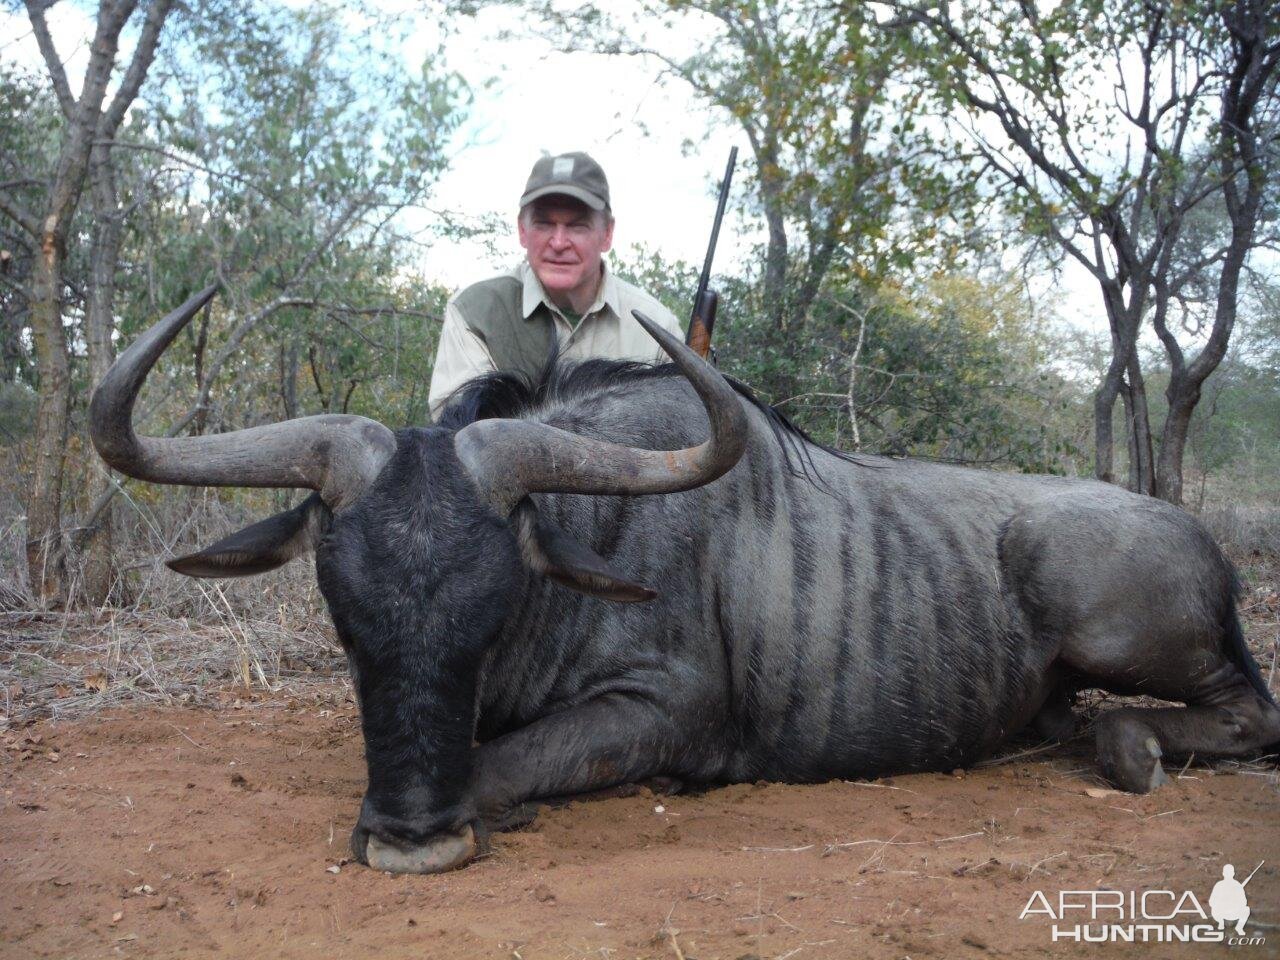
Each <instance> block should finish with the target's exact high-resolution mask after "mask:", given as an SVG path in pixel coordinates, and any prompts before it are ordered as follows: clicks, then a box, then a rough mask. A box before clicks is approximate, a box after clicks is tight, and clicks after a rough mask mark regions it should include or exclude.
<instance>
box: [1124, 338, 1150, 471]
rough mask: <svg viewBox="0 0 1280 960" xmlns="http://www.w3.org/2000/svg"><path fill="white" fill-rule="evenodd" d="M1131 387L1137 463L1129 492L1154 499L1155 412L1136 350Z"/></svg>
mask: <svg viewBox="0 0 1280 960" xmlns="http://www.w3.org/2000/svg"><path fill="white" fill-rule="evenodd" d="M1126 371H1127V380H1128V383H1129V404H1130V407H1129V432H1130V435H1131V436H1132V437H1133V443H1132V446H1131V449H1132V450H1133V452H1134V455H1135V457H1136V461H1135V462H1134V463H1133V464H1132V473H1131V476H1130V481H1129V489H1130V490H1132V491H1133V492H1134V493H1143V494H1146V495H1147V496H1152V495H1154V493H1155V485H1156V484H1155V466H1154V464H1153V459H1154V457H1153V452H1152V441H1151V412H1150V410H1149V409H1148V407H1147V384H1146V381H1145V380H1144V379H1143V376H1142V368H1141V366H1140V364H1139V360H1138V351H1137V350H1136V349H1133V350H1130V351H1129V362H1128V364H1127V366H1126Z"/></svg>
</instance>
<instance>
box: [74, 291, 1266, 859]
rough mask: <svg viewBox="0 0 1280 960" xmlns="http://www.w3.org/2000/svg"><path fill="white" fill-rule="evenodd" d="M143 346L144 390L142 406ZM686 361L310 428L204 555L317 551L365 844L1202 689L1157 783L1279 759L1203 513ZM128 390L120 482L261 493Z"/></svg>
mask: <svg viewBox="0 0 1280 960" xmlns="http://www.w3.org/2000/svg"><path fill="white" fill-rule="evenodd" d="M188 306H189V305H188ZM184 309H185V308H184ZM166 322H168V319H167V320H166V321H162V324H161V325H163V324H165V323H166ZM150 336H151V334H147V335H144V337H143V338H140V342H142V341H143V340H145V339H146V338H147V337H150ZM158 342H159V341H156V342H150V341H149V346H147V350H148V351H150V352H149V353H148V354H147V355H148V356H150V357H151V362H154V356H158V353H157V349H163V344H161V345H160V346H159V347H158V348H157V346H156V343H158ZM165 342H167V341H165ZM667 346H668V349H669V352H671V351H672V350H676V348H675V347H672V346H670V345H667ZM130 350H131V351H132V350H134V348H130ZM153 355H154V356H153ZM128 356H129V352H126V354H124V355H122V357H121V361H120V362H119V363H118V364H117V366H120V364H124V367H125V369H126V374H121V375H120V376H119V377H118V378H117V381H120V382H126V381H127V382H126V386H129V385H131V386H132V389H133V391H134V392H135V393H136V389H137V385H138V384H139V383H140V382H141V380H140V376H142V375H145V369H144V370H142V372H141V374H139V373H138V369H137V368H138V362H137V360H136V358H135V359H132V360H128V362H126V360H127V358H128ZM673 356H674V357H676V358H677V361H678V362H680V358H681V356H682V355H681V354H680V353H679V352H678V350H677V351H676V352H674V353H673ZM699 363H700V361H699ZM148 365H149V364H148ZM680 369H681V370H682V371H684V375H683V376H682V375H677V374H676V372H675V371H674V369H673V368H657V369H654V368H649V367H646V366H639V365H628V364H617V363H612V364H611V363H606V362H589V363H587V364H584V365H581V366H578V367H570V366H567V365H557V366H554V367H552V368H550V369H549V370H548V371H547V372H546V374H545V375H544V376H543V377H541V378H539V379H538V381H537V382H535V383H532V384H530V383H525V382H522V381H520V380H519V379H518V378H515V377H511V376H508V375H492V376H489V377H486V378H483V379H481V380H479V381H476V382H473V383H472V384H469V385H468V386H466V387H464V388H463V390H462V391H460V393H459V394H458V395H457V396H456V397H455V398H454V400H453V402H452V403H451V404H450V406H449V407H448V408H447V410H446V411H445V413H444V416H443V417H442V420H441V424H440V425H439V426H436V427H429V428H410V429H405V430H400V431H397V432H396V433H395V434H394V435H392V434H391V433H390V431H386V433H385V435H384V434H383V433H381V432H379V431H378V430H375V429H374V427H378V428H380V429H381V430H383V431H385V428H381V427H380V425H377V424H374V425H373V426H370V425H369V422H367V421H366V422H350V421H349V419H344V418H311V419H310V420H309V421H302V422H301V423H302V424H303V425H304V426H306V427H307V429H309V430H314V431H317V432H319V433H320V434H321V435H322V442H323V444H324V449H325V451H326V452H325V455H324V456H319V455H318V454H316V452H315V451H316V449H317V448H316V446H314V445H310V446H307V445H304V447H303V453H304V455H303V456H302V457H301V466H299V467H298V468H297V469H296V470H295V471H294V472H292V473H291V472H288V471H276V472H272V470H270V469H268V467H267V466H263V465H260V464H254V465H253V468H252V469H253V470H254V471H255V472H254V473H253V477H254V482H255V483H256V484H257V485H288V484H287V483H282V482H281V480H288V479H289V478H293V479H292V483H293V484H294V485H306V486H311V487H312V488H313V489H317V490H318V491H319V493H318V494H316V495H314V496H312V497H311V498H308V500H307V501H305V502H304V503H303V504H302V505H300V506H299V507H297V508H295V509H294V510H292V511H289V512H288V513H286V514H283V515H281V516H279V517H276V518H271V519H270V520H267V521H262V522H261V523H259V524H255V525H254V526H253V527H250V528H248V529H247V530H244V531H241V532H240V533H238V534H235V535H233V536H231V537H229V538H227V539H226V540H224V541H222V542H221V543H219V544H215V545H214V546H213V547H210V548H208V549H207V550H204V551H201V552H200V553H198V554H195V555H193V556H192V557H188V558H183V559H180V560H178V561H174V564H173V565H174V567H175V569H178V570H180V571H185V572H190V573H193V574H196V575H234V574H237V573H244V572H257V571H260V570H262V569H266V568H269V567H270V566H274V565H278V563H281V562H284V561H285V560H287V559H288V558H289V557H291V556H294V555H297V553H299V552H301V551H302V550H303V549H305V548H306V544H309V543H310V544H314V543H315V542H316V540H317V539H318V541H319V543H318V547H317V572H318V576H319V580H320V585H321V588H322V591H323V593H324V596H325V598H326V601H327V602H328V604H329V607H330V611H331V613H332V616H333V619H334V623H335V625H336V627H337V631H338V635H339V637H340V638H341V640H342V642H343V644H344V645H345V646H346V648H347V650H348V655H349V660H350V662H351V665H352V675H353V681H354V684H355V688H356V690H357V693H358V695H359V701H360V708H361V717H362V724H363V732H364V736H365V747H366V759H367V762H368V769H369V787H368V791H367V793H366V796H365V800H364V803H363V805H362V807H361V812H360V817H359V820H358V822H357V825H356V828H355V831H354V833H353V849H354V851H355V853H356V855H357V856H358V857H359V858H360V859H362V860H365V861H367V862H368V863H370V864H371V865H373V866H377V867H379V868H381V869H388V870H393V871H398V872H407V871H416V872H432V871H436V870H440V869H447V868H449V867H453V866H457V865H460V864H461V863H463V862H465V861H466V860H467V859H468V858H469V857H470V856H471V855H472V854H473V853H474V850H475V840H474V835H475V832H476V830H477V828H478V827H480V826H481V825H482V824H488V825H489V826H490V827H494V828H501V827H506V826H512V825H515V824H518V823H521V822H526V821H527V820H528V818H529V817H530V816H531V815H532V814H533V813H534V811H535V810H536V805H537V804H538V803H539V802H541V801H544V800H547V799H550V798H557V797H563V796H566V795H574V794H580V793H583V792H587V791H592V790H596V789H600V788H605V787H610V786H614V785H617V784H622V783H627V782H632V781H635V780H639V779H643V778H648V777H667V778H675V779H677V780H684V781H694V782H703V783H719V782H731V781H742V780H755V779H758V778H768V779H778V780H790V781H813V780H823V779H829V778H833V777H843V778H853V777H863V776H876V775H882V774H886V773H895V772H903V771H912V770H926V769H952V768H954V767H957V766H963V765H966V764H969V763H972V762H974V761H975V760H977V759H978V758H980V757H982V756H984V755H986V754H987V753H989V752H990V750H991V749H992V748H993V747H994V746H995V745H996V744H999V743H1001V742H1002V741H1004V740H1005V739H1007V738H1008V737H1009V736H1010V735H1011V734H1012V733H1014V732H1015V731H1017V730H1018V729H1020V728H1022V727H1024V726H1026V725H1027V724H1028V723H1033V724H1034V725H1035V726H1036V728H1037V729H1038V730H1039V731H1040V732H1041V733H1042V734H1043V735H1046V736H1065V735H1067V734H1069V733H1070V731H1071V730H1072V729H1073V723H1072V712H1071V701H1072V699H1073V697H1074V695H1075V693H1076V692H1077V691H1078V690H1080V689H1082V688H1088V687H1098V688H1102V689H1107V690H1111V691H1113V692H1117V693H1121V694H1130V693H1145V694H1149V695H1152V696H1156V697H1160V698H1164V699H1170V700H1177V701H1181V702H1183V703H1186V704H1188V706H1187V707H1186V708H1176V709H1165V710H1153V709H1133V708H1123V709H1120V710H1115V711H1112V712H1110V713H1108V714H1106V715H1104V716H1103V717H1102V718H1101V719H1100V720H1099V721H1097V722H1096V723H1095V730H1096V734H1095V735H1096V738H1097V743H1098V754H1099V760H1100V762H1101V764H1102V770H1103V772H1104V774H1105V775H1106V776H1107V777H1109V778H1110V779H1111V780H1112V781H1113V782H1115V783H1116V784H1117V785H1118V786H1120V787H1122V788H1124V789H1128V790H1134V791H1139V792H1143V791H1146V790H1150V789H1153V788H1155V787H1156V786H1158V785H1159V784H1160V782H1161V781H1162V779H1163V777H1164V774H1163V768H1162V764H1161V758H1162V756H1170V757H1185V756H1189V755H1190V754H1191V753H1196V754H1197V755H1199V756H1206V755H1233V756H1240V755H1247V754H1250V753H1254V752H1257V751H1259V750H1260V749H1264V748H1266V747H1267V746H1268V745H1271V744H1274V743H1276V742H1277V741H1280V710H1277V708H1276V707H1275V705H1274V703H1273V702H1272V700H1271V697H1270V694H1269V692H1268V690H1267V687H1266V684H1265V683H1264V682H1263V681H1262V679H1261V677H1260V675H1259V673H1258V669H1257V665H1256V663H1255V662H1254V661H1253V659H1252V658H1251V657H1250V656H1249V654H1248V652H1247V650H1246V649H1245V647H1244V643H1243V638H1242V635H1241V632H1240V628H1239V621H1238V618H1237V615H1236V611H1235V595H1236V586H1235V579H1234V573H1233V571H1232V569H1231V566H1230V564H1229V563H1228V562H1227V561H1226V560H1225V559H1224V558H1223V556H1222V554H1221V552H1220V551H1219V550H1218V548H1217V547H1216V545H1214V543H1213V541H1212V540H1211V539H1210V538H1209V536H1208V535H1207V533H1205V531H1204V530H1203V528H1202V527H1201V526H1200V525H1199V524H1198V523H1197V522H1196V521H1195V520H1194V519H1193V518H1191V517H1189V516H1188V515H1186V514H1185V513H1183V512H1182V511H1180V510H1178V509H1176V508H1174V507H1172V506H1170V505H1168V504H1165V503H1162V502H1160V501H1156V500H1152V499H1149V498H1145V497H1138V496H1135V495H1133V494H1130V493H1127V492H1126V491H1123V490H1120V489H1118V488H1116V487H1112V486H1109V485H1105V484H1100V483H1095V482H1091V481H1079V480H1068V479H1064V478H1057V477H1034V476H1025V475H1007V474H995V473H988V472H981V471H973V470H965V469H960V468H956V467H951V466H946V465H940V464H929V463H919V462H912V461H904V460H887V459H880V458H872V457H861V456H857V455H847V454H840V453H838V452H837V451H832V450H830V449H827V448H824V447H822V446H820V445H817V444H814V443H812V442H811V441H810V440H808V438H806V437H805V436H804V435H803V433H801V432H800V431H798V430H796V429H795V428H794V427H792V426H790V425H789V424H788V423H787V422H786V421H785V419H783V418H781V417H780V416H779V415H777V414H776V412H774V411H771V410H770V409H769V408H768V407H766V406H764V405H763V404H760V403H759V402H758V401H755V400H754V398H752V397H750V395H749V392H748V391H746V390H745V388H742V387H741V386H740V385H739V386H738V387H737V388H731V387H728V386H726V385H725V382H724V381H723V380H721V379H720V378H718V377H714V375H711V374H710V373H709V372H706V371H703V370H702V368H700V367H690V366H689V361H688V359H687V358H684V362H682V363H681V368H680ZM690 371H692V373H691V372H690ZM113 372H114V371H113ZM695 376H696V377H701V378H702V379H701V380H697V381H696V382H697V383H698V384H699V385H698V387H697V390H698V392H697V393H695V388H694V387H693V386H691V385H690V383H691V381H690V380H687V379H685V377H695ZM708 384H712V385H711V386H708ZM708 390H720V391H721V392H720V393H718V394H716V395H715V397H716V398H715V399H713V400H708V399H706V398H707V396H708V395H709V394H708V393H707V391H708ZM104 391H105V395H106V396H107V398H108V399H107V400H104V401H102V402H101V403H100V402H99V398H98V397H97V396H95V399H94V408H95V414H94V420H95V442H97V443H98V444H99V449H101V450H104V455H108V459H110V460H111V461H112V462H113V463H116V464H117V465H119V466H120V468H121V469H124V470H126V472H133V473H134V474H135V475H141V476H145V477H147V478H149V479H156V480H159V481H161V482H201V483H208V482H213V483H231V482H234V480H235V473H234V471H235V469H236V468H237V466H238V465H239V461H237V460H235V459H234V458H231V459H230V460H229V461H228V462H227V464H226V466H225V468H224V467H223V466H222V465H221V462H219V463H218V464H215V466H217V471H215V474H216V475H215V476H214V478H213V479H208V478H207V476H206V478H205V479H200V478H191V477H187V478H186V479H181V478H179V479H175V477H182V476H186V475H184V474H182V472H181V470H180V469H179V468H178V467H177V466H175V465H174V464H175V463H176V462H177V461H178V460H180V451H177V450H172V451H171V450H170V449H169V448H157V450H158V452H156V453H154V454H153V453H152V452H150V450H149V448H147V447H146V446H145V443H144V444H143V449H142V453H141V454H138V453H137V452H136V451H137V448H138V444H139V441H137V440H136V439H130V438H131V436H132V435H131V432H130V433H129V434H128V435H125V433H124V432H123V428H122V427H121V425H120V422H121V409H124V412H125V413H127V411H128V406H131V403H132V401H131V400H129V402H128V405H122V403H121V402H119V401H118V399H117V400H115V401H113V400H112V399H111V398H112V397H117V398H118V397H119V396H123V395H124V393H126V392H127V391H123V389H122V388H121V387H120V385H119V382H112V381H111V378H110V376H109V377H108V381H104V387H103V388H102V389H100V391H99V393H100V394H103V393H104ZM700 398H701V401H700ZM704 406H705V410H704ZM709 418H710V423H711V424H712V435H713V440H712V441H708V443H707V444H705V445H702V446H695V445H698V444H700V442H701V441H702V440H703V438H704V437H705V436H706V434H707V429H708V427H707V425H708V420H709ZM126 421H127V418H126ZM288 426H289V425H288V424H284V425H276V426H275V427H273V428H271V430H273V431H275V432H273V433H269V434H268V435H267V439H268V440H271V442H277V441H278V442H279V443H281V444H284V445H286V446H287V445H288V444H294V445H295V446H296V443H295V440H296V438H295V437H294V435H293V434H292V433H289V434H288V437H286V439H285V440H278V438H277V434H278V433H280V432H281V431H284V432H286V433H288V431H285V430H284V428H286V427H288ZM113 431H114V432H113ZM232 436H233V438H234V436H235V435H232ZM203 439H206V440H212V439H214V438H203ZM143 440H144V441H146V438H143ZM150 442H152V441H146V443H150ZM615 445H620V446H615ZM290 449H293V447H290ZM654 450H658V451H663V450H665V451H673V452H672V453H662V454H651V453H648V451H654ZM371 451H372V452H371ZM513 451H515V452H514V453H513ZM529 451H532V454H530V453H529ZM708 451H710V452H708ZM725 451H730V452H731V454H732V456H731V457H728V455H727V454H726V453H725ZM526 456H531V459H528V460H526V459H524V458H525V457H526ZM148 457H151V459H148ZM166 457H168V458H169V459H167V460H166V459H165V458H166ZM335 457H339V458H345V459H340V460H339V461H338V462H336V463H335V460H334V458H335ZM708 458H709V460H710V461H712V462H713V467H712V468H707V467H706V463H707V462H708ZM530 464H532V465H531V466H530ZM602 465H604V466H602ZM606 468H607V469H606ZM218 471H221V472H218ZM297 471H302V472H303V473H304V474H305V480H306V482H305V483H301V484H299V482H298V480H297V479H296V477H297ZM619 478H622V479H619ZM691 478H692V479H691ZM624 480H625V483H624V482H623V481H624ZM618 601H630V602H618ZM636 601H641V602H636Z"/></svg>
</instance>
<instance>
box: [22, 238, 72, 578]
mask: <svg viewBox="0 0 1280 960" xmlns="http://www.w3.org/2000/svg"><path fill="white" fill-rule="evenodd" d="M58 226H59V224H58V221H57V219H56V217H53V216H50V217H48V218H46V219H45V235H44V237H43V238H42V240H41V246H40V253H39V255H38V256H37V257H36V262H35V264H34V265H33V269H32V301H31V338H32V341H33V344H34V346H35V352H36V369H37V371H38V373H39V376H40V388H39V396H38V401H37V404H36V437H35V471H34V475H33V476H32V479H31V489H30V490H29V492H28V496H27V575H28V577H29V578H30V582H31V591H32V593H33V594H34V595H35V597H36V599H37V600H39V601H40V602H41V603H55V602H57V601H59V600H60V599H61V596H62V573H63V555H62V475H63V467H64V464H65V460H64V458H65V455H66V448H67V414H68V407H69V404H70V399H71V373H70V359H69V356H68V352H67V341H66V337H65V335H64V333H63V330H62V297H61V293H62V267H63V261H64V258H65V250H64V247H63V239H62V236H61V232H60V230H59V229H58Z"/></svg>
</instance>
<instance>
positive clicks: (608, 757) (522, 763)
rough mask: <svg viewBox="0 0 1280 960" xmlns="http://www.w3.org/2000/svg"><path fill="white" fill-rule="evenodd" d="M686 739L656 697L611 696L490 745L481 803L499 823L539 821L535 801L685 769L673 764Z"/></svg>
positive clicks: (479, 771)
mask: <svg viewBox="0 0 1280 960" xmlns="http://www.w3.org/2000/svg"><path fill="white" fill-rule="evenodd" d="M678 742H679V741H678V740H677V736H676V731H675V727H674V725H673V724H672V722H671V721H670V719H669V718H668V717H667V716H666V715H665V713H663V712H662V711H661V709H660V708H659V707H657V706H655V705H654V704H653V703H652V702H650V701H648V700H645V699H642V698H640V697H635V696H630V695H625V694H609V695H606V696H604V697H601V698H600V699H597V700H592V701H590V702H588V703H585V704H583V705H582V706H579V707H574V708H572V709H569V710H564V711H561V712H560V713H555V714H552V715H551V716H548V717H543V718H542V719H541V720H537V721H535V722H534V723H531V724H529V726H527V727H522V728H521V729H519V730H515V731H513V732H511V733H508V734H506V735H504V736H501V737H498V738H497V739H496V740H491V741H490V742H488V743H485V744H482V745H481V746H480V747H479V748H478V753H477V756H476V765H475V777H474V781H473V783H474V797H475V802H476V808H477V810H478V811H479V813H480V816H481V817H482V819H483V820H484V821H485V822H486V824H488V825H489V826H490V827H491V828H498V829H504V828H509V827H512V826H515V825H518V824H519V823H522V822H528V821H529V820H531V819H533V813H534V811H535V810H536V807H535V806H534V805H533V804H531V803H530V802H531V801H537V800H542V799H547V798H552V797H563V796H565V795H567V794H577V793H586V792H588V791H591V790H600V789H602V788H605V787H612V786H615V785H617V784H620V783H630V782H632V781H635V780H641V779H644V778H646V777H653V776H659V775H664V774H665V775H672V774H675V775H679V773H680V771H678V770H674V769H673V768H672V763H673V760H674V757H675V755H676V753H677V746H678Z"/></svg>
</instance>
